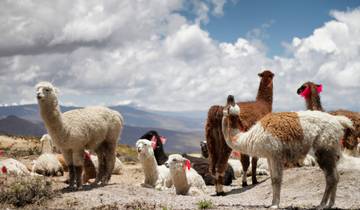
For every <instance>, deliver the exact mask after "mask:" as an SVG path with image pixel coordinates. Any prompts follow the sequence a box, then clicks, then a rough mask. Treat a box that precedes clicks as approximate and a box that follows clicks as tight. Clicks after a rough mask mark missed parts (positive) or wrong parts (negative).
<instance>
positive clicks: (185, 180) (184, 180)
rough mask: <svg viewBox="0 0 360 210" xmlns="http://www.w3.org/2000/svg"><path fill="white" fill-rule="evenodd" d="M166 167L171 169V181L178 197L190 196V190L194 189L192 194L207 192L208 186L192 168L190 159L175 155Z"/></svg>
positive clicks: (170, 157)
mask: <svg viewBox="0 0 360 210" xmlns="http://www.w3.org/2000/svg"><path fill="white" fill-rule="evenodd" d="M165 165H166V167H168V168H170V174H171V179H172V182H173V184H174V186H175V190H176V194H177V195H187V194H189V192H190V188H193V189H192V190H191V192H194V193H196V192H197V191H198V190H200V193H201V192H204V191H205V189H206V186H205V182H204V180H203V178H202V177H201V176H200V175H199V174H198V173H197V172H196V171H195V170H194V169H192V168H191V163H190V161H189V160H188V159H186V158H184V157H182V156H181V155H179V154H173V155H170V156H169V159H168V160H167V161H166V162H165Z"/></svg>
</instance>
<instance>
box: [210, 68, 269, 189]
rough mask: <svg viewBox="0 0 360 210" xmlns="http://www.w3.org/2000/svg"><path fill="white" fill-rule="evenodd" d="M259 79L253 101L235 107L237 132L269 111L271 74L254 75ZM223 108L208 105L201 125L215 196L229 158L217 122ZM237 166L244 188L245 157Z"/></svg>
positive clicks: (245, 156)
mask: <svg viewBox="0 0 360 210" xmlns="http://www.w3.org/2000/svg"><path fill="white" fill-rule="evenodd" d="M258 75H259V77H260V78H261V81H260V84H259V89H258V93H257V96H256V100H255V101H252V102H239V103H238V106H240V107H241V109H242V110H243V111H242V113H241V114H240V119H241V123H242V124H241V129H242V130H245V131H246V130H248V129H249V128H250V127H251V126H252V125H254V124H255V123H256V122H257V121H258V120H259V119H261V118H262V117H263V116H265V115H266V114H268V113H270V112H271V111H272V102H273V77H274V74H273V73H272V72H271V71H268V70H266V71H263V72H262V73H259V74H258ZM223 108H224V107H223V106H212V107H211V108H210V109H209V111H208V117H207V120H206V126H205V135H206V141H207V145H208V150H209V160H210V172H211V173H212V175H213V176H215V179H216V184H215V190H216V195H220V196H222V195H225V193H224V190H223V186H222V182H223V181H222V180H223V177H224V171H225V168H226V167H227V161H228V159H229V156H230V153H231V148H229V147H228V146H227V145H226V143H225V140H224V136H223V135H222V132H221V121H222V117H223V116H222V115H223V113H222V112H223ZM240 160H241V164H242V166H243V171H245V173H244V175H243V180H242V185H243V186H247V181H246V178H247V177H246V174H247V173H246V172H247V170H248V168H249V165H250V161H249V156H247V155H245V154H241V159H240ZM251 163H252V169H251V170H252V172H253V173H252V183H253V184H256V183H257V179H256V165H257V158H256V157H253V158H252V161H251Z"/></svg>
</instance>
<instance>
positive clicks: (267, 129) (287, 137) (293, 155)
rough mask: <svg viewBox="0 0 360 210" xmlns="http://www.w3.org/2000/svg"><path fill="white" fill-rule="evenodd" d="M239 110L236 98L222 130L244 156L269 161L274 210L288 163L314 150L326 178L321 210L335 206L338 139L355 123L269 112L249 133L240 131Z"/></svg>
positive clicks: (324, 115) (310, 114) (229, 104)
mask: <svg viewBox="0 0 360 210" xmlns="http://www.w3.org/2000/svg"><path fill="white" fill-rule="evenodd" d="M239 113H240V107H239V106H238V105H236V104H235V102H234V98H233V96H229V97H228V102H227V105H226V107H225V108H224V117H223V121H222V131H223V134H224V137H225V140H226V143H227V144H228V145H229V147H231V148H232V149H234V150H238V151H240V152H242V153H245V154H249V155H254V156H257V157H264V158H267V161H268V165H269V169H270V176H271V184H272V189H273V199H272V206H271V207H272V208H278V207H279V203H280V189H281V182H282V175H283V166H284V163H285V162H291V161H297V160H299V159H300V158H302V157H304V156H305V155H306V154H307V153H308V152H309V150H310V149H313V150H314V152H315V156H316V158H317V162H318V164H319V166H320V168H321V169H322V170H323V172H324V174H325V178H326V188H325V193H324V195H323V198H322V200H321V203H320V206H319V207H320V208H325V207H331V206H333V205H334V203H335V196H336V189H337V184H338V181H339V173H338V171H337V162H338V160H339V158H340V157H341V151H340V145H339V140H340V139H341V138H342V137H343V135H344V131H343V130H344V128H352V122H351V121H350V120H349V119H348V118H346V117H344V116H333V115H330V114H327V113H324V112H319V111H302V112H283V113H270V114H268V115H266V116H265V117H264V118H262V119H261V120H260V121H258V122H257V123H256V124H255V125H254V126H252V127H251V128H250V129H249V130H248V131H247V132H240V130H239V124H240V123H241V122H240V120H239Z"/></svg>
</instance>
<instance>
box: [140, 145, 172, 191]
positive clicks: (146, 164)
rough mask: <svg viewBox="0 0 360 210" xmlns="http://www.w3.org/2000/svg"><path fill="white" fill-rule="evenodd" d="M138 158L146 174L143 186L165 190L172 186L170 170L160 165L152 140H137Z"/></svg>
mask: <svg viewBox="0 0 360 210" xmlns="http://www.w3.org/2000/svg"><path fill="white" fill-rule="evenodd" d="M136 148H137V152H138V158H139V160H140V162H141V165H142V168H143V170H144V174H145V181H144V183H143V184H141V186H143V187H148V188H153V187H155V189H158V190H163V189H165V187H167V188H169V187H171V186H172V181H171V177H170V171H169V169H168V168H166V167H165V166H164V165H161V166H158V165H157V163H156V159H155V156H154V152H153V148H152V145H151V142H149V141H148V140H147V139H139V140H138V141H137V142H136Z"/></svg>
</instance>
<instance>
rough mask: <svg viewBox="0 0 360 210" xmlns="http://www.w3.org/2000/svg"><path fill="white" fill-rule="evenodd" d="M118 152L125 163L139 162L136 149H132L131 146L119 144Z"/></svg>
mask: <svg viewBox="0 0 360 210" xmlns="http://www.w3.org/2000/svg"><path fill="white" fill-rule="evenodd" d="M116 152H117V154H119V158H120V159H121V161H123V162H127V163H134V162H137V161H138V159H137V152H136V149H135V148H133V147H130V146H129V145H126V144H119V145H118V147H117V149H116Z"/></svg>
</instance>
